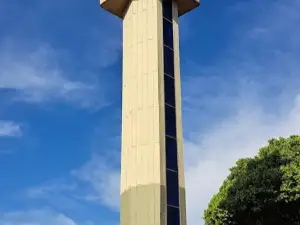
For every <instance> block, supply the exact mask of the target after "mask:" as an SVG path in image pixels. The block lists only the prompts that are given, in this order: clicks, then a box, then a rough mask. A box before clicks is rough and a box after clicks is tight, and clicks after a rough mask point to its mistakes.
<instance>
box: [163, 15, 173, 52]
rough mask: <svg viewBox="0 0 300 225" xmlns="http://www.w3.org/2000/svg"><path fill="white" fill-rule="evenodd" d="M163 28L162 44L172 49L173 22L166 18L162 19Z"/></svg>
mask: <svg viewBox="0 0 300 225" xmlns="http://www.w3.org/2000/svg"><path fill="white" fill-rule="evenodd" d="M163 23H164V24H163V29H164V32H163V33H164V44H165V45H166V46H168V47H169V48H172V49H173V24H172V23H171V22H169V21H168V20H166V19H163Z"/></svg>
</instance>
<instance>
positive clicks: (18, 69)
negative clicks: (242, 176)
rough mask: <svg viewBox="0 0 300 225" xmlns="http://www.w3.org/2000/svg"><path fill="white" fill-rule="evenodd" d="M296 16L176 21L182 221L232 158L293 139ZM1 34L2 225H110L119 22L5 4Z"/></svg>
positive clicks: (244, 10) (299, 106)
mask: <svg viewBox="0 0 300 225" xmlns="http://www.w3.org/2000/svg"><path fill="white" fill-rule="evenodd" d="M299 11H300V2H299V1H298V0H285V1H282V0H281V1H279V0H264V1H259V0H251V1H250V0H239V1H236V0H232V1H226V2H225V1H221V0H210V1H205V0H203V1H202V3H201V7H200V8H198V9H197V10H195V11H193V12H191V13H189V14H187V15H186V16H184V17H182V18H181V20H180V49H181V75H182V94H183V96H182V99H183V117H184V118H183V123H184V137H185V168H186V185H187V208H188V209H187V210H188V222H189V224H191V225H196V224H202V222H199V221H200V220H201V213H202V211H203V209H204V208H205V207H206V206H207V203H208V201H209V199H210V197H211V196H212V194H213V193H215V192H216V191H217V190H218V187H219V185H220V184H221V182H222V180H223V179H224V178H225V177H226V175H227V174H228V168H229V167H231V166H232V165H233V164H234V162H235V161H236V160H237V159H238V158H240V157H246V156H253V155H255V154H256V152H257V150H258V148H259V147H261V146H262V145H264V144H266V142H267V140H268V139H269V138H270V137H277V136H288V135H290V134H297V133H299V130H300V129H299V127H300V126H299V125H300V91H299V87H300V76H299V75H300V65H299V63H298V61H299V59H300V54H299V52H300V51H299V50H300V42H299V39H300V31H299V29H298V27H299V23H300V15H299ZM0 28H1V29H0V30H1V31H0V49H1V51H0V185H1V192H0V225H25V224H26V225H50V224H51V225H52V224H56V225H95V224H98V225H99V224H100V225H102V224H103V225H104V224H105V225H107V224H108V225H117V224H118V223H119V215H118V207H119V203H118V201H119V198H118V197H119V196H118V193H119V164H120V155H119V154H120V122H121V119H120V118H121V111H120V106H121V54H122V24H121V21H120V20H119V19H117V18H115V17H113V16H112V15H109V14H108V13H106V12H105V11H103V10H101V9H100V8H99V5H98V2H97V1H84V2H83V1H79V0H72V1H71V0H65V1H58V0H52V1H46V0H39V1H37V0H27V1H21V0H15V1H9V0H0ZM105 186H108V187H109V188H108V189H106V188H105Z"/></svg>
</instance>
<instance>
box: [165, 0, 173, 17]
mask: <svg viewBox="0 0 300 225" xmlns="http://www.w3.org/2000/svg"><path fill="white" fill-rule="evenodd" d="M163 17H165V18H166V19H168V20H170V21H172V0H163Z"/></svg>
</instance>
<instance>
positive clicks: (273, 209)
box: [204, 136, 300, 225]
mask: <svg viewBox="0 0 300 225" xmlns="http://www.w3.org/2000/svg"><path fill="white" fill-rule="evenodd" d="M204 220H205V224H206V225H229V224H236V225H256V224H259V225H300V136H290V137H289V138H279V139H272V140H270V141H269V144H268V146H266V147H263V148H261V149H260V150H259V153H258V155H257V156H256V157H254V158H245V159H240V160H238V161H237V163H236V165H235V166H234V167H233V168H231V169H230V175H229V176H228V177H227V178H226V180H225V181H224V183H223V184H222V186H221V188H220V190H219V192H218V193H217V194H216V195H214V196H213V197H212V199H211V200H210V203H209V205H208V208H207V209H206V210H205V211H204Z"/></svg>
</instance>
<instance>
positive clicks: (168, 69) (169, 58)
mask: <svg viewBox="0 0 300 225" xmlns="http://www.w3.org/2000/svg"><path fill="white" fill-rule="evenodd" d="M164 71H165V73H166V74H168V75H170V76H171V77H174V52H173V50H172V49H170V48H168V47H166V46H164Z"/></svg>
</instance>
